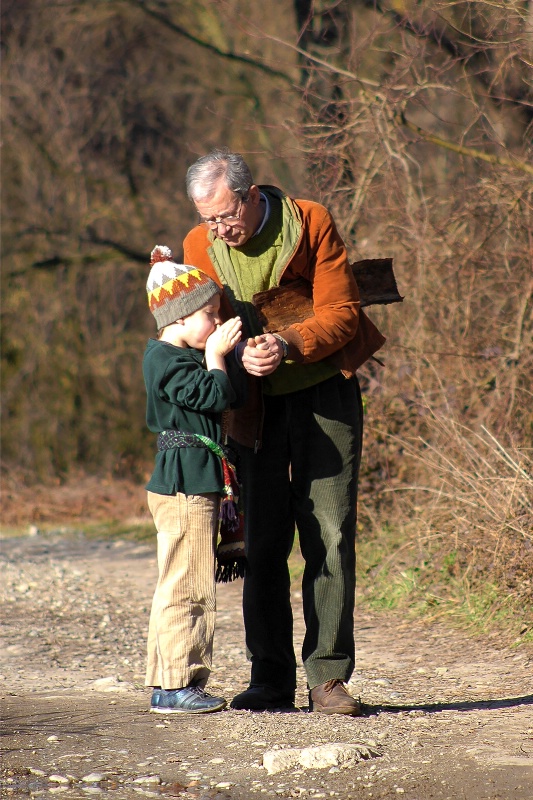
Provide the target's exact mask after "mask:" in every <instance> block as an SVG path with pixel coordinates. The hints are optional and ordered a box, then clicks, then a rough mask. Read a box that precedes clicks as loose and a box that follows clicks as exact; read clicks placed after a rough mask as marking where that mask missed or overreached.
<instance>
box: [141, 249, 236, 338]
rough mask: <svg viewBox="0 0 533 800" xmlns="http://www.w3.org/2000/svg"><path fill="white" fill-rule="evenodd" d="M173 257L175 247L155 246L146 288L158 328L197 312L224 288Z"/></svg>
mask: <svg viewBox="0 0 533 800" xmlns="http://www.w3.org/2000/svg"><path fill="white" fill-rule="evenodd" d="M171 259H172V250H171V249H170V248H169V247H166V246H165V245H159V244H158V245H156V247H154V249H153V250H152V254H151V257H150V266H151V267H152V269H151V270H150V274H149V276H148V281H147V283H146V291H147V293H148V305H149V307H150V311H151V312H152V314H153V315H154V317H155V321H156V323H157V330H158V331H159V330H161V328H164V327H165V325H171V324H172V323H173V322H176V320H177V319H181V318H182V317H187V316H188V315H189V314H194V312H195V311H198V309H199V308H202V306H205V304H206V303H207V302H208V301H209V300H211V299H212V297H213V296H214V295H216V294H220V291H221V290H220V288H219V287H218V286H217V284H216V283H215V282H214V281H213V280H211V278H209V277H208V276H207V275H206V274H205V273H204V272H201V271H200V270H199V269H197V268H196V267H190V266H188V265H187V264H176V263H175V262H174V261H172V260H171Z"/></svg>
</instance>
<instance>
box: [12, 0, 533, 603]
mask: <svg viewBox="0 0 533 800" xmlns="http://www.w3.org/2000/svg"><path fill="white" fill-rule="evenodd" d="M293 6H294V7H293ZM242 12H243V7H242V4H241V3H240V2H239V0H225V1H222V2H217V3H214V2H210V1H209V0H204V1H203V2H196V3H190V2H185V0H183V2H173V1H172V0H169V1H168V2H165V1H164V0H162V1H161V2H152V3H151V2H148V3H146V2H137V1H136V0H111V1H110V2H106V3H96V4H95V3H89V2H77V3H72V2H68V1H67V0H63V1H62V2H59V3H56V4H55V5H54V13H53V14H50V11H49V6H48V4H47V3H45V2H44V0H43V2H32V3H28V2H24V1H23V0H17V2H16V3H15V2H11V3H10V2H7V3H4V6H3V11H2V22H3V26H4V37H3V41H4V45H3V46H4V58H3V92H4V140H5V156H4V165H5V166H4V175H3V184H4V189H3V204H2V208H3V210H2V214H3V229H4V238H3V261H4V271H3V283H4V298H5V299H4V307H3V316H4V320H3V322H4V331H5V344H4V348H3V354H2V359H3V369H4V412H5V423H4V430H3V436H4V460H5V463H6V464H7V465H8V466H11V467H13V466H15V465H17V466H22V467H23V468H24V469H25V470H26V472H27V475H28V478H29V479H31V478H32V477H34V476H35V475H39V476H40V477H41V478H43V477H46V476H47V475H50V474H60V475H65V474H68V472H69V471H71V470H72V469H73V468H74V467H82V468H83V469H85V470H88V471H97V472H99V473H107V472H113V471H115V472H117V471H118V473H119V474H120V473H122V474H125V473H128V474H134V475H136V476H138V477H139V478H140V477H141V476H143V475H144V473H145V471H146V469H147V468H149V464H150V460H151V447H152V444H151V439H150V437H149V436H148V434H147V433H146V431H145V429H144V388H143V386H142V378H141V374H140V360H141V355H142V350H143V347H144V341H145V339H146V337H147V336H148V335H150V333H151V331H152V330H153V327H152V320H151V319H150V318H149V314H148V311H147V308H146V301H145V295H144V282H145V277H146V274H147V269H148V253H149V252H150V250H151V248H152V247H153V246H154V245H155V244H156V243H158V242H159V243H166V244H169V245H170V246H171V247H172V249H173V250H174V253H175V255H176V257H178V258H179V257H180V245H181V241H182V238H183V236H184V234H185V232H186V231H187V229H188V228H189V227H190V225H191V224H192V223H193V222H194V214H193V211H192V209H191V207H190V205H189V204H188V202H187V201H186V199H185V197H184V192H183V178H184V174H185V170H186V167H187V165H188V163H190V161H191V160H192V159H193V158H194V156H195V155H196V154H197V153H203V152H205V151H206V150H207V149H209V147H210V146H212V145H215V144H217V145H218V144H228V145H229V146H231V147H233V148H234V149H237V150H241V151H242V152H245V153H247V155H248V157H249V160H250V162H251V164H252V166H253V168H254V170H255V173H256V178H257V180H258V181H261V182H265V181H271V182H277V183H279V184H281V185H282V186H283V188H285V189H287V190H289V191H292V192H296V194H298V195H300V196H302V195H307V196H309V195H312V196H314V197H316V199H319V200H322V201H324V202H325V203H326V204H327V205H328V206H329V207H330V208H331V209H332V211H333V212H334V214H335V217H336V219H337V221H338V223H339V227H340V229H341V230H342V232H343V235H344V236H345V238H346V241H347V244H348V248H349V251H350V257H351V259H352V260H356V259H364V258H386V257H392V258H394V264H395V272H396V275H397V278H398V283H399V289H400V293H401V294H402V295H405V300H404V303H403V304H402V305H401V306H396V307H395V306H391V307H388V308H386V309H385V310H372V311H371V314H370V315H371V316H372V318H373V319H374V321H376V322H377V323H378V325H379V326H380V327H381V328H382V329H383V331H384V332H385V333H386V335H387V336H388V343H387V345H386V349H385V351H382V352H384V358H385V360H386V364H387V366H386V369H385V370H381V369H380V368H376V367H374V366H369V365H367V366H366V367H364V368H363V370H362V381H363V386H364V391H365V394H366V396H367V405H368V424H367V440H366V450H365V463H364V474H363V478H362V489H363V491H362V493H361V506H362V518H363V519H364V520H365V523H366V531H367V535H370V536H372V535H374V536H376V537H378V536H383V529H384V525H388V526H389V528H390V527H391V526H392V527H396V528H400V527H401V528H402V529H403V530H404V535H405V537H406V539H405V542H406V546H407V545H409V546H410V547H412V549H413V552H415V553H417V552H418V553H419V555H420V558H423V559H424V558H425V559H429V560H431V559H435V561H436V562H438V561H439V559H440V561H441V562H442V563H444V562H443V559H445V556H446V554H449V551H450V548H452V547H453V549H454V551H455V552H456V554H457V558H456V561H454V564H455V565H459V566H456V567H454V569H459V570H460V572H461V574H463V575H465V574H467V575H469V576H472V575H474V574H475V573H476V569H477V567H478V566H480V565H481V571H480V574H481V575H482V576H485V577H486V576H487V575H488V576H489V579H491V580H492V579H494V580H498V581H500V582H502V583H503V584H504V585H506V582H507V584H508V585H509V586H511V587H514V588H513V591H515V590H516V591H517V592H519V593H521V594H522V595H523V596H526V594H527V593H528V592H530V591H531V585H532V578H531V574H532V572H533V565H532V556H531V528H532V524H533V523H532V520H531V506H532V503H533V491H532V483H531V441H532V434H533V410H532V409H533V398H532V387H531V375H532V374H533V341H532V327H533V323H532V313H533V312H532V299H531V298H532V290H533V271H532V262H533V235H532V229H533V225H532V190H531V174H532V170H533V167H532V166H531V153H532V148H531V140H532V136H531V131H532V118H533V112H532V109H533V102H532V85H531V61H532V56H533V17H532V12H531V4H529V3H526V2H519V0H513V2H505V3H501V4H499V3H497V2H496V3H494V2H488V1H487V2H485V1H484V0H480V1H479V2H457V3H447V2H446V3H445V2H441V0H432V2H431V3H423V4H420V3H415V2H411V1H410V0H406V2H396V1H395V2H387V1H386V0H383V2H379V3H376V2H373V1H371V0H369V2H365V0H360V1H359V2H355V3H333V4H317V3H310V2H307V0H299V2H294V4H291V3H289V2H288V0H285V1H284V0H278V1H277V2H275V3H271V4H264V6H261V7H258V8H257V10H256V13H255V14H254V19H253V20H249V18H248V15H247V14H245V13H242ZM297 31H299V33H298V32H297ZM451 543H453V544H451ZM517 582H518V583H517ZM528 582H529V583H528ZM518 584H519V585H518ZM528 587H529V588H528Z"/></svg>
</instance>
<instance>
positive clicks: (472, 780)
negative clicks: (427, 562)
mask: <svg viewBox="0 0 533 800" xmlns="http://www.w3.org/2000/svg"><path fill="white" fill-rule="evenodd" d="M33 534H34V535H28V536H23V537H9V538H5V539H3V540H2V542H1V545H2V546H1V560H2V575H3V580H2V588H1V597H2V604H3V613H2V623H3V625H2V627H3V639H4V641H3V647H2V656H1V662H0V671H1V676H0V678H1V680H0V690H1V697H2V709H3V712H2V717H3V737H2V746H3V768H2V776H3V778H2V789H1V796H2V797H35V798H37V797H41V798H44V797H49V796H51V795H52V794H61V795H63V796H64V797H65V798H81V797H87V796H88V795H90V794H92V795H102V796H106V795H109V797H112V798H114V800H123V798H124V799H126V798H133V797H136V796H138V795H141V796H143V795H144V796H150V797H181V798H184V797H188V798H199V799H200V800H208V799H211V798H218V800H244V799H245V798H252V797H256V796H258V797H259V796H263V795H266V796H274V797H280V798H288V797H304V798H317V799H318V798H329V797H331V798H393V797H403V798H405V800H431V798H439V799H440V798H442V799H443V800H444V798H453V799H454V800H455V798H460V799H461V800H482V799H483V800H489V798H490V800H493V799H494V798H502V800H511V799H512V800H526V798H527V800H530V798H531V797H532V796H533V652H532V650H531V649H528V648H527V647H525V646H521V647H516V648H515V649H510V648H508V647H504V646H503V645H502V644H501V643H500V642H499V641H498V639H497V638H494V637H493V638H491V639H488V640H487V639H483V638H479V637H478V638H471V637H468V636H467V635H466V634H464V633H458V632H457V631H450V629H448V628H446V627H445V626H444V625H442V624H438V623H436V622H434V623H427V622H426V623H423V622H412V621H409V622H406V621H405V620H404V619H402V617H400V616H397V615H391V614H386V615H385V614H383V615H373V614H371V613H369V612H367V611H364V612H360V613H358V615H357V625H356V641H357V645H358V660H357V669H356V672H355V674H354V676H353V678H352V681H351V683H350V690H351V692H352V693H353V694H354V695H355V696H359V697H361V700H362V701H363V703H364V708H365V716H363V717H362V718H357V719H350V718H344V717H342V716H330V717H327V716H323V715H319V714H309V713H307V695H306V691H305V677H304V673H303V670H300V672H299V692H298V695H297V703H298V704H299V706H300V707H301V710H300V711H298V712H293V713H263V714H257V713H255V714H254V713H250V712H244V711H231V710H227V711H224V712H221V713H218V714H208V715H200V716H190V715H170V716H162V715H153V714H149V713H148V707H149V697H150V695H149V691H148V690H146V689H144V687H143V670H144V647H145V638H146V631H147V625H148V615H149V606H150V600H151V595H152V591H153V587H154V584H155V576H156V563H155V550H154V548H153V547H152V546H149V545H139V544H134V543H131V542H127V541H113V542H104V541H97V540H94V539H88V538H85V537H84V536H83V535H82V534H81V533H73V532H69V531H68V530H66V529H65V530H63V531H61V530H57V531H52V532H49V533H46V534H41V533H39V532H36V530H35V529H33ZM241 591H242V584H241V583H240V582H238V583H235V584H231V585H228V586H221V587H220V588H219V591H218V609H219V610H218V625H217V633H216V639H215V660H214V670H213V675H212V677H211V680H210V683H209V686H208V689H209V690H210V691H211V692H212V693H213V694H219V693H220V694H223V695H224V696H225V697H226V698H227V699H228V700H229V699H231V697H232V696H233V695H234V694H236V693H237V692H239V691H242V689H243V688H245V686H246V685H247V678H248V666H247V664H246V659H245V654H244V644H243V628H242V619H241V612H240V598H241ZM300 600H301V598H300V595H299V587H298V586H295V587H294V607H295V611H296V615H297V616H296V630H295V643H296V648H297V650H299V648H300V644H301V641H302V632H303V623H302V617H301V602H300ZM332 744H335V745H339V747H337V748H331V747H328V745H332ZM354 745H358V748H356V747H354ZM306 748H318V749H315V750H313V751H312V755H313V757H314V758H315V761H313V762H310V761H309V754H307V755H306V754H305V753H304V754H303V755H302V752H301V751H302V750H304V749H306ZM291 749H292V750H297V751H299V752H296V754H289V753H288V752H287V751H289V750H291ZM354 751H355V756H354ZM357 752H359V760H358V757H357ZM339 753H340V754H341V755H340V756H339ZM289 755H292V756H293V758H292V762H291V763H292V765H289V762H290V759H289V760H288V761H287V758H288V756H289ZM283 758H285V759H286V761H285V763H286V768H284V769H281V770H280V771H278V772H272V771H270V772H269V771H268V770H267V769H266V768H265V765H274V767H275V765H276V764H278V765H279V764H280V763H281V766H283V763H284V762H283V761H281V762H280V759H283ZM342 758H346V759H347V760H346V761H344V762H342ZM306 759H307V760H306ZM317 759H318V761H317ZM263 761H264V764H265V765H264V764H263ZM320 764H322V766H319V765H320Z"/></svg>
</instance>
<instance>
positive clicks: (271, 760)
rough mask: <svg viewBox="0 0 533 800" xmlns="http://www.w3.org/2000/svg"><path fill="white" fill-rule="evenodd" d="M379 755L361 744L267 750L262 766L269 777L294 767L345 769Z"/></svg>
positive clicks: (366, 745) (376, 751)
mask: <svg viewBox="0 0 533 800" xmlns="http://www.w3.org/2000/svg"><path fill="white" fill-rule="evenodd" d="M379 755H381V753H380V752H379V751H378V750H375V749H373V748H372V747H370V746H369V745H368V744H365V743H363V742H356V743H351V744H345V743H341V744H325V745H317V746H316V747H304V748H289V749H287V750H267V752H266V753H265V754H264V755H263V766H264V768H265V769H266V771H267V772H268V774H269V775H273V774H275V773H276V772H282V771H283V770H286V769H291V767H296V766H301V767H304V768H305V769H324V768H325V767H339V766H341V765H343V766H345V767H346V766H349V765H352V764H357V763H358V762H359V761H363V760H366V759H368V758H375V757H376V756H379Z"/></svg>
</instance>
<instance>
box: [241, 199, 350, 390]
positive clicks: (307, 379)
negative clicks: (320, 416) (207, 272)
mask: <svg viewBox="0 0 533 800" xmlns="http://www.w3.org/2000/svg"><path fill="white" fill-rule="evenodd" d="M269 200H270V215H269V217H268V220H267V221H266V223H265V226H264V227H263V229H262V230H261V232H260V233H258V234H257V235H256V236H253V237H252V238H251V239H249V240H248V241H247V242H246V243H245V244H244V245H243V246H242V247H230V248H228V249H229V254H230V258H231V263H232V266H233V270H234V273H235V277H236V279H237V283H238V287H239V297H238V299H239V300H241V301H243V303H242V311H244V313H245V315H246V320H243V322H245V324H246V328H247V329H248V330H249V331H250V334H251V335H252V336H256V335H257V334H260V333H263V330H262V328H261V325H260V324H259V321H258V319H257V316H256V314H255V311H254V308H253V306H252V303H251V300H252V297H253V295H254V294H255V293H256V292H263V291H265V290H266V289H272V287H273V286H276V269H275V267H276V262H277V260H278V256H279V254H280V252H281V248H282V244H283V226H282V206H281V202H280V201H279V200H278V199H277V198H273V197H272V196H270V197H269ZM337 372H338V369H337V368H336V367H334V366H332V365H331V364H329V363H328V362H327V361H319V362H317V363H316V364H297V363H295V362H294V361H290V360H287V361H282V362H281V364H280V365H279V367H278V368H277V369H276V371H275V372H273V373H272V374H271V375H268V376H266V377H265V378H262V382H263V392H264V393H265V394H270V395H276V394H287V393H289V392H296V391H298V390H299V389H306V388H307V387H309V386H314V385H315V384H317V383H321V381H324V380H326V379H327V378H331V377H332V375H335V374H336V373H337Z"/></svg>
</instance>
